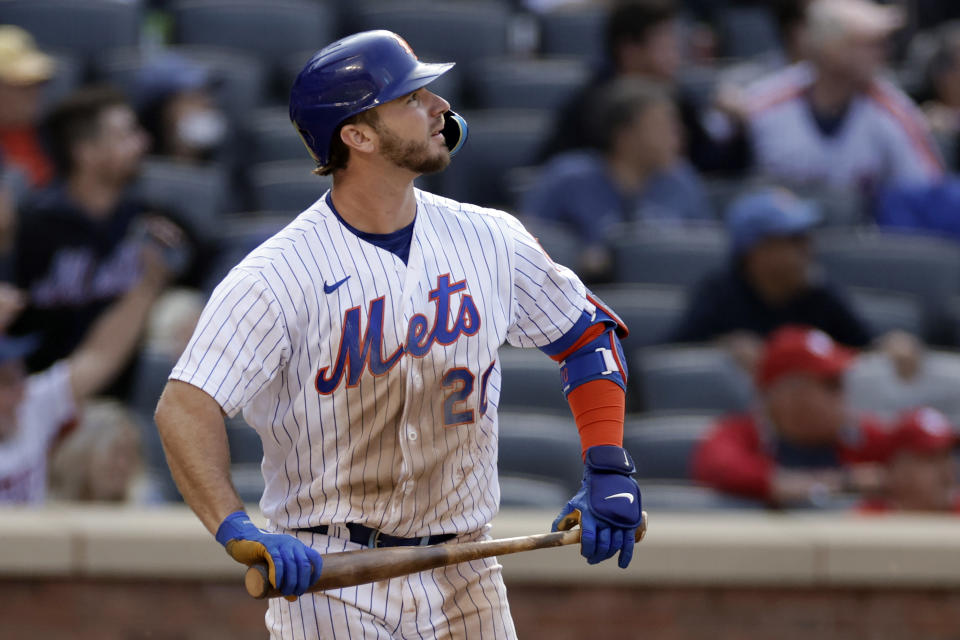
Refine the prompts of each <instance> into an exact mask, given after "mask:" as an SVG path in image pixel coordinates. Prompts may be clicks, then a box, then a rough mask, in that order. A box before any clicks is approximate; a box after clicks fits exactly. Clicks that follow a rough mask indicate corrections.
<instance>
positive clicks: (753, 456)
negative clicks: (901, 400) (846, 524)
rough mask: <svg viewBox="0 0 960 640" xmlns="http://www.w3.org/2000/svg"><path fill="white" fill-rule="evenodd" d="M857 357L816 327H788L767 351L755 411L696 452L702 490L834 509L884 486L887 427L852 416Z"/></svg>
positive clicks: (725, 425)
mask: <svg viewBox="0 0 960 640" xmlns="http://www.w3.org/2000/svg"><path fill="white" fill-rule="evenodd" d="M853 358H854V352H853V351H852V350H850V349H848V348H846V347H843V346H841V345H839V344H837V343H836V342H835V341H834V340H832V339H831V338H830V336H828V335H827V334H825V333H824V332H822V331H820V330H818V329H814V328H812V327H804V326H796V325H794V326H786V327H783V328H782V329H779V330H778V331H776V332H774V333H773V334H772V335H771V336H770V339H769V340H767V342H766V343H765V345H764V348H763V353H762V355H761V358H760V363H759V366H758V367H757V371H756V373H755V375H754V380H755V384H756V389H757V395H758V402H757V406H756V407H755V409H754V411H753V412H751V413H747V414H743V415H732V416H727V417H724V418H721V419H720V420H719V421H718V422H717V424H716V425H715V426H714V427H713V429H712V430H711V431H710V432H708V433H707V435H706V436H705V438H704V439H703V441H702V442H701V443H700V444H699V445H698V447H697V448H696V450H695V452H694V455H693V458H692V462H691V472H692V476H693V478H694V480H696V481H697V482H698V483H700V484H702V485H704V486H707V487H711V488H713V489H716V490H717V491H721V492H724V493H729V494H731V495H736V496H740V497H746V498H753V499H757V500H762V501H764V502H766V503H767V504H770V505H772V506H786V507H789V506H829V505H830V504H831V502H832V499H833V498H835V497H836V496H837V495H838V494H841V493H846V492H861V491H867V490H874V489H876V487H877V486H879V485H880V484H881V483H882V481H883V474H882V471H881V469H880V468H879V467H878V466H877V463H878V462H879V461H880V460H881V459H882V456H883V453H884V446H885V439H884V431H883V428H882V426H881V425H880V424H879V423H878V422H877V421H874V420H873V419H871V418H869V417H862V416H854V415H851V413H850V411H849V410H848V408H847V404H846V399H845V396H844V383H843V374H844V372H845V371H846V370H847V368H848V367H849V366H850V363H851V362H852V360H853Z"/></svg>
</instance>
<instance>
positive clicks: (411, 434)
mask: <svg viewBox="0 0 960 640" xmlns="http://www.w3.org/2000/svg"><path fill="white" fill-rule="evenodd" d="M418 437H419V436H417V432H416V431H414V430H412V429H411V430H410V431H407V439H408V440H416V439H417V438H418Z"/></svg>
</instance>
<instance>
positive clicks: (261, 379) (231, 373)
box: [170, 269, 290, 417]
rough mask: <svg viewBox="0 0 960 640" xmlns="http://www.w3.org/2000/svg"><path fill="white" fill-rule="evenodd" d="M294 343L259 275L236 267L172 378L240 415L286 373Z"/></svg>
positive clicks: (212, 301)
mask: <svg viewBox="0 0 960 640" xmlns="http://www.w3.org/2000/svg"><path fill="white" fill-rule="evenodd" d="M289 353H290V340H289V336H288V334H287V328H286V323H285V322H284V321H283V313H282V311H281V309H280V304H279V302H277V300H276V298H275V296H274V295H273V293H272V292H271V291H270V289H269V287H268V286H267V284H266V283H265V282H264V281H263V279H262V278H260V276H259V275H257V274H256V273H251V272H248V271H246V270H243V269H234V270H233V271H231V272H230V273H229V274H228V275H227V277H226V278H225V279H224V280H223V282H221V283H220V284H219V285H218V286H217V288H216V289H215V290H214V291H213V294H212V295H211V296H210V301H209V302H208V303H207V306H206V307H205V308H204V310H203V314H202V315H201V316H200V321H199V322H198V323H197V328H196V330H195V331H194V334H193V337H192V338H191V339H190V342H189V344H188V345H187V348H186V350H185V351H184V352H183V355H182V356H181V357H180V361H179V362H177V365H176V366H175V367H174V368H173V371H172V372H171V373H170V378H171V379H173V380H180V381H182V382H186V383H188V384H191V385H193V386H195V387H198V388H200V389H202V390H203V391H205V392H206V393H207V394H209V395H210V396H211V397H212V398H213V399H214V400H216V401H217V403H218V404H219V405H220V407H221V409H223V411H224V413H226V414H227V415H229V416H231V417H232V416H234V415H236V414H237V412H238V411H239V410H240V409H242V408H243V407H244V406H246V405H247V404H248V403H249V402H250V400H251V399H252V398H253V397H254V396H256V394H257V393H258V392H259V391H260V390H261V389H263V388H264V387H265V386H266V385H267V384H268V383H269V382H270V381H271V380H273V379H274V377H275V376H276V375H277V374H278V372H279V371H280V367H281V366H282V365H283V363H284V362H286V360H287V357H288V356H289Z"/></svg>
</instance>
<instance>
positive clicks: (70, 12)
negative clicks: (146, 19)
mask: <svg viewBox="0 0 960 640" xmlns="http://www.w3.org/2000/svg"><path fill="white" fill-rule="evenodd" d="M141 18H142V2H139V1H136V0H131V1H129V2H117V1H116V0H83V1H82V2H78V1H77V0H4V1H3V2H0V24H15V25H18V26H20V27H23V28H24V29H26V30H27V31H29V32H30V33H31V34H32V35H33V37H34V38H36V40H37V44H38V45H39V46H40V48H41V49H43V50H45V51H53V52H68V53H70V54H72V55H75V56H77V57H78V58H80V59H81V60H83V61H84V62H85V63H86V62H89V61H90V60H91V59H92V58H93V56H95V55H96V54H99V53H100V52H102V51H104V50H107V49H113V48H117V47H134V46H137V44H138V43H139V40H140V24H141Z"/></svg>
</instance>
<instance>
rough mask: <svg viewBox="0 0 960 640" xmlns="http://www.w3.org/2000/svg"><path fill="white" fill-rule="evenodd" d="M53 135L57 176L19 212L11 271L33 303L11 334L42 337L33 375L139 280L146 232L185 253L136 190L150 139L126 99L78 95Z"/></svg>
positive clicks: (51, 124) (61, 108)
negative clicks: (133, 184)
mask: <svg viewBox="0 0 960 640" xmlns="http://www.w3.org/2000/svg"><path fill="white" fill-rule="evenodd" d="M47 129H48V132H49V135H50V140H51V143H52V150H53V158H54V160H55V162H56V165H57V169H58V171H59V178H58V180H57V182H55V183H54V184H53V185H51V186H50V187H49V188H48V189H46V190H44V191H42V192H40V193H38V194H36V196H35V197H34V198H33V200H32V201H31V202H28V203H27V204H26V205H25V206H24V207H23V209H22V211H21V214H20V218H19V224H18V228H17V239H16V247H17V256H16V259H15V264H14V279H15V283H16V284H17V286H19V287H20V288H22V289H24V290H25V291H26V292H27V293H28V294H29V298H30V299H29V306H28V308H27V309H26V311H25V312H24V313H23V315H22V316H21V318H20V319H19V320H18V322H17V325H16V327H15V333H17V334H24V333H36V334H38V335H39V336H40V338H41V342H40V347H39V348H38V349H37V350H36V352H35V353H34V354H33V355H32V357H31V358H30V359H29V361H28V365H29V368H30V371H32V372H36V371H41V370H44V369H46V368H48V367H49V366H51V365H52V364H53V363H54V362H56V361H57V360H59V359H61V358H64V357H66V356H67V355H68V354H70V353H71V352H72V351H73V350H74V349H75V348H76V347H77V345H78V344H79V343H80V340H81V339H82V338H83V336H84V334H85V333H86V332H87V330H88V329H89V328H90V326H91V325H92V324H93V322H94V321H95V320H96V318H97V317H98V316H99V315H100V313H101V312H102V311H103V310H104V309H105V308H106V307H107V306H108V305H109V304H110V303H111V302H113V301H114V300H116V299H118V298H119V297H120V296H121V295H123V293H124V292H126V291H128V290H129V289H130V288H131V287H132V286H133V285H134V284H135V283H136V282H137V281H138V279H139V278H140V277H141V274H140V269H139V267H138V265H139V251H140V240H141V239H142V236H143V235H144V233H145V230H146V229H149V233H150V234H151V235H153V236H156V237H160V238H163V239H164V241H165V242H166V244H167V246H168V248H169V250H170V251H183V250H184V247H185V244H184V239H183V235H184V234H183V233H182V231H181V230H180V228H179V227H177V226H176V225H175V224H173V223H172V222H171V221H170V220H169V219H167V218H165V217H163V216H160V215H156V214H154V213H152V212H150V211H149V210H148V209H147V208H146V207H145V206H144V205H143V204H141V203H139V202H138V201H137V200H136V198H135V197H134V196H133V194H132V193H131V189H130V185H131V183H132V181H133V180H134V178H135V177H136V176H137V173H138V171H139V167H140V162H141V159H142V157H143V154H144V152H145V151H146V145H147V138H146V135H144V133H143V131H142V130H141V129H140V127H139V125H138V124H137V119H136V116H135V114H134V112H133V110H132V109H131V108H130V107H129V105H128V104H127V103H126V101H125V99H124V98H123V97H122V96H121V95H120V94H118V93H116V92H115V91H113V90H111V89H106V88H86V89H81V90H80V91H78V92H77V93H75V94H74V95H72V96H69V97H68V98H66V99H65V100H64V101H63V102H62V103H61V104H59V105H58V106H57V107H56V108H55V109H54V110H53V112H52V113H51V115H50V117H49V119H48V122H47Z"/></svg>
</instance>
